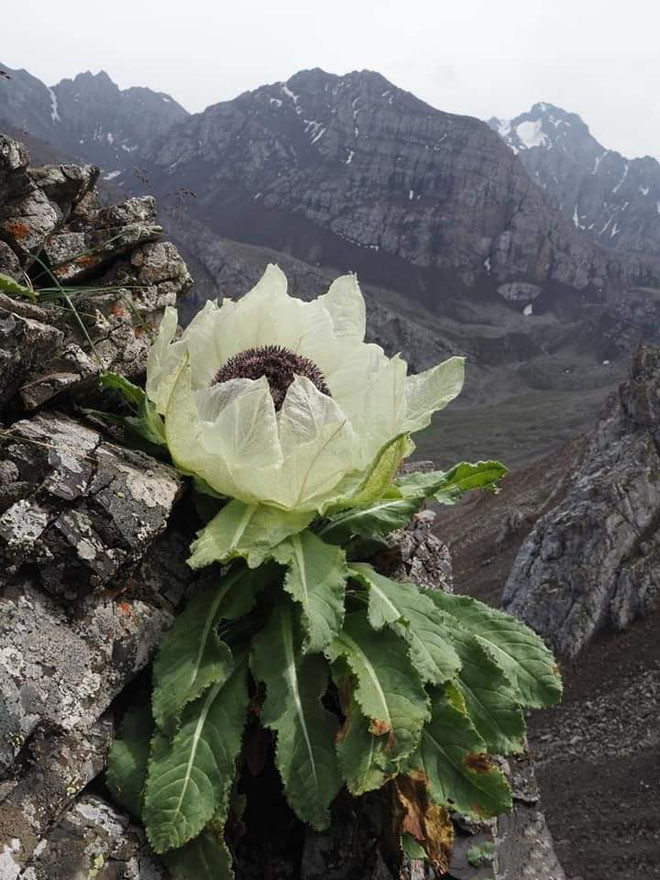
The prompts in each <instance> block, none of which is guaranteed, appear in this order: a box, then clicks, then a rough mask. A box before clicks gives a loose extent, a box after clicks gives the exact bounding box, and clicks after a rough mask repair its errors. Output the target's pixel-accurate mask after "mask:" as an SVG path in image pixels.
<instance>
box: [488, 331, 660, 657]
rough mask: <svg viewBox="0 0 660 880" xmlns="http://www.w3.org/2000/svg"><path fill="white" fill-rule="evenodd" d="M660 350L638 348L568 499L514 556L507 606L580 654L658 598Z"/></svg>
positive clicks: (558, 644)
mask: <svg viewBox="0 0 660 880" xmlns="http://www.w3.org/2000/svg"><path fill="white" fill-rule="evenodd" d="M659 522H660V350H659V349H654V348H648V347H645V348H641V349H640V350H639V351H638V353H637V355H636V356H635V358H634V360H633V364H632V369H631V373H630V377H629V379H628V381H627V382H624V383H623V384H622V385H621V387H620V389H619V392H618V394H617V395H615V396H614V397H613V398H612V399H611V400H610V401H609V404H608V405H607V407H606V410H605V412H604V414H603V417H602V419H601V421H600V423H599V424H598V425H597V426H596V428H595V431H594V433H593V437H592V439H591V442H590V443H588V444H587V446H586V448H585V450H584V452H583V454H582V456H581V459H580V460H579V462H578V463H577V465H576V467H575V470H574V473H573V476H572V485H571V487H570V488H569V490H568V492H567V494H566V495H565V496H564V497H563V499H562V501H561V502H560V503H559V504H558V505H557V506H556V507H554V508H553V509H552V510H550V511H549V512H548V513H546V514H545V515H544V516H543V517H541V518H540V519H539V520H538V521H537V523H536V525H535V526H534V528H533V529H532V531H531V533H530V534H529V536H528V538H527V539H526V540H525V542H524V543H523V545H522V547H521V548H520V551H519V552H518V556H517V557H516V560H515V563H514V566H513V569H512V571H511V574H510V576H509V579H508V581H507V584H506V587H505V590H504V596H503V604H504V607H505V609H506V610H507V611H510V612H511V613H514V614H517V615H518V616H520V617H522V618H523V619H524V620H526V621H527V623H529V624H530V625H531V626H532V627H534V629H536V630H537V631H538V632H539V633H541V634H542V635H544V636H545V637H546V638H547V640H548V641H549V642H550V643H551V644H552V645H553V646H554V647H555V648H556V650H557V651H559V652H560V653H562V654H564V655H567V656H570V657H574V656H576V655H577V654H578V653H579V652H580V651H581V650H582V648H583V647H584V646H585V645H586V643H587V642H588V641H589V639H590V638H591V637H592V636H593V635H594V634H595V633H596V632H597V631H598V630H599V629H602V628H603V627H605V626H608V625H611V626H614V627H615V628H617V629H623V628H624V627H626V626H628V624H629V623H631V621H632V620H634V619H635V618H636V617H638V616H640V615H643V614H646V613H648V612H649V611H650V610H651V609H652V608H653V607H654V606H655V604H656V603H657V601H658V599H659V598H660V586H659V584H658V579H657V563H658V559H659V558H660V539H659V537H658V523H659Z"/></svg>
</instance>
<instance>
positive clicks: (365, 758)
mask: <svg viewBox="0 0 660 880" xmlns="http://www.w3.org/2000/svg"><path fill="white" fill-rule="evenodd" d="M337 662H339V661H337ZM345 679H347V680H346V681H345V682H344V683H341V677H337V676H335V680H336V681H337V683H338V686H339V687H340V690H343V691H344V692H347V693H348V695H349V696H348V703H347V704H346V702H343V703H342V708H343V709H344V712H345V715H346V718H345V721H344V723H343V725H342V727H341V729H340V731H339V733H338V734H337V758H338V760H339V768H340V770H341V774H342V776H343V778H344V780H345V782H346V787H347V788H348V790H349V791H350V793H351V794H352V795H354V796H355V797H359V796H360V795H362V794H364V793H365V792H367V791H373V790H374V789H376V788H381V787H382V786H383V785H384V784H385V783H386V782H387V780H388V779H390V778H392V777H393V776H395V775H396V773H397V766H396V764H395V763H394V762H393V761H392V760H391V758H390V757H389V755H388V754H387V737H386V736H376V735H374V734H373V733H371V732H370V730H369V724H370V722H369V719H368V718H367V717H366V716H365V715H364V713H363V712H362V710H361V709H360V706H359V704H358V702H357V700H356V699H355V697H354V695H353V687H352V685H351V683H350V674H349V675H347V676H345Z"/></svg>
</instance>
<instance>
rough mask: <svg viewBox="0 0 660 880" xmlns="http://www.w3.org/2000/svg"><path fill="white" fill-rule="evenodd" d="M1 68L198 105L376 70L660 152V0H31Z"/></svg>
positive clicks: (8, 32) (458, 105) (425, 89)
mask: <svg viewBox="0 0 660 880" xmlns="http://www.w3.org/2000/svg"><path fill="white" fill-rule="evenodd" d="M10 8H11V12H6V13H5V14H4V15H3V22H2V45H0V64H1V63H4V64H6V65H8V66H9V67H12V68H20V67H24V68H26V69H27V70H29V71H30V72H31V73H33V74H34V75H35V76H38V77H39V78H40V79H43V80H44V81H45V82H46V83H47V84H48V85H52V84H53V83H55V82H57V81H58V80H59V79H61V78H62V77H71V76H74V75H75V74H76V73H78V72H79V71H83V70H91V71H93V72H95V73H96V72H98V71H99V70H101V69H104V70H106V71H107V72H108V74H109V75H110V76H111V77H112V79H113V80H114V81H115V82H117V83H118V85H119V86H120V87H122V88H126V87H127V86H131V85H144V86H149V87H151V88H153V89H155V90H158V91H164V92H168V93H169V94H171V95H172V96H173V97H174V98H176V99H177V100H178V101H179V102H180V103H181V104H183V106H184V107H186V108H187V109H188V110H191V111H198V110H201V109H203V108H204V107H206V106H207V105H209V104H213V103H216V102H217V101H222V100H226V99H228V98H232V97H234V96H235V95H237V94H239V93H240V92H242V91H245V90H247V89H252V88H256V87H257V86H259V85H261V84H263V83H266V82H275V81H277V80H286V79H288V77H289V76H291V75H292V74H293V73H295V72H296V71H297V70H300V69H303V68H308V67H322V68H324V69H325V70H327V71H330V72H332V73H346V72H348V71H350V70H356V69H362V68H370V69H372V70H378V71H379V72H381V73H382V74H383V75H384V76H386V77H387V78H388V79H390V80H391V81H392V82H394V83H395V84H396V85H398V86H401V87H402V88H405V89H408V90H409V91H411V92H413V93H414V94H416V95H417V96H418V97H420V98H423V99H424V100H425V101H428V103H430V104H432V105H433V106H435V107H438V108H440V109H442V110H448V111H451V112H454V113H467V114H470V115H473V116H478V117H480V118H488V117H489V116H503V117H511V116H515V115H517V114H518V113H520V112H523V111H524V110H527V109H529V107H530V106H531V104H533V103H535V102H536V101H548V102H550V103H553V104H557V105H559V106H560V107H564V109H566V110H569V111H572V112H576V113H579V114H580V115H581V116H582V118H583V119H584V120H585V122H586V123H587V124H588V125H589V126H590V128H591V130H592V132H593V133H594V135H595V136H596V137H597V138H598V139H599V140H600V141H601V142H602V143H603V144H604V145H605V146H606V147H608V148H610V149H617V150H620V151H621V152H623V153H624V154H625V155H629V156H638V155H644V154H646V153H648V154H651V155H656V156H659V157H660V49H659V47H660V41H659V37H658V34H659V33H660V3H658V0H627V2H625V3H619V2H617V3H615V2H614V0H451V2H447V0H330V2H327V0H326V2H323V3H319V2H315V0H272V2H270V3H268V2H256V0H234V2H232V3H228V2H226V0H215V2H203V0H159V2H154V0H112V2H99V0H96V2H91V3H90V2H89V0H84V2H83V0H54V2H48V3H47V2H45V0H20V2H13V3H11V4H10Z"/></svg>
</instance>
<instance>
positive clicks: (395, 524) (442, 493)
mask: <svg viewBox="0 0 660 880" xmlns="http://www.w3.org/2000/svg"><path fill="white" fill-rule="evenodd" d="M506 472H507V469H506V468H505V467H504V465H502V464H500V463H499V462H497V461H478V462H476V464H470V463H469V462H465V461H463V462H461V463H460V464H457V465H455V466H454V467H453V468H451V470H449V471H446V472H443V471H431V472H430V473H424V472H421V471H420V472H415V473H412V474H407V475H406V476H404V477H401V478H399V479H398V480H397V481H396V482H395V483H394V484H393V485H390V486H389V488H386V487H385V486H384V487H383V491H382V492H381V494H380V495H379V496H377V497H375V498H373V499H372V500H371V501H370V502H369V503H368V504H364V505H362V506H360V507H353V508H351V509H349V510H342V511H340V512H338V513H334V514H332V515H331V516H330V517H329V518H328V520H329V521H328V522H327V523H326V524H325V525H324V527H323V528H322V529H321V530H320V532H319V534H320V535H321V536H322V537H323V538H325V540H327V541H332V542H333V543H343V542H345V541H346V540H348V538H350V536H351V535H360V536H361V537H369V536H371V535H383V534H387V533H388V532H392V531H394V529H398V528H401V527H402V526H405V525H406V523H408V522H410V520H411V519H412V518H413V516H414V515H415V514H416V513H417V511H418V510H419V509H420V508H421V507H422V506H423V505H424V503H425V502H426V501H428V500H429V499H434V500H435V501H438V502H439V503H440V504H455V503H456V502H457V501H458V500H459V499H460V498H461V497H462V496H463V495H464V494H465V492H467V491H468V490H469V489H485V490H487V491H491V492H493V491H496V487H497V483H498V481H499V480H500V479H501V478H502V477H503V476H504V474H506Z"/></svg>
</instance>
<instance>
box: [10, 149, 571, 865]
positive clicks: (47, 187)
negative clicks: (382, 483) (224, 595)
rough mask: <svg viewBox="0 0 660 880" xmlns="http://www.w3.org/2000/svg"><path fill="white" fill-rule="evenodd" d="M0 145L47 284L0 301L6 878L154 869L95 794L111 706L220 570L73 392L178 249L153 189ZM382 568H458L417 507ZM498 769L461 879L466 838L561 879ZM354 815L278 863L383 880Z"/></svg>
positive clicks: (412, 572)
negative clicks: (499, 799)
mask: <svg viewBox="0 0 660 880" xmlns="http://www.w3.org/2000/svg"><path fill="white" fill-rule="evenodd" d="M0 147H1V149H0V157H5V159H4V164H2V165H0V183H2V185H3V186H5V189H4V190H3V192H4V193H5V196H4V199H0V229H4V233H2V234H3V235H4V242H5V243H6V245H7V248H8V250H7V251H6V252H5V253H7V254H9V253H10V254H11V255H13V256H10V257H8V258H7V259H6V260H5V264H4V265H5V266H6V267H7V268H8V269H10V270H11V274H12V275H13V276H14V277H15V278H16V279H18V280H22V281H25V280H26V279H27V278H28V277H31V278H32V279H33V280H34V281H35V286H36V287H37V290H38V294H39V300H38V303H37V304H34V303H32V302H29V301H26V300H23V299H16V298H15V297H13V296H11V297H10V296H8V295H4V296H3V297H2V299H1V300H0V330H1V331H2V335H1V336H0V340H2V342H1V344H0V391H1V392H2V395H3V396H2V401H1V407H2V408H1V410H0V412H1V415H2V418H3V420H4V421H3V427H2V428H1V429H0V878H2V880H70V878H73V877H75V878H78V877H80V878H83V877H85V878H90V877H94V878H97V880H165V878H166V873H165V870H164V868H163V866H162V865H161V864H160V863H159V861H158V860H157V859H156V858H155V856H154V855H153V853H152V852H151V850H150V848H149V847H148V845H147V844H146V842H145V837H144V834H143V832H142V831H141V830H140V829H139V828H137V827H135V825H133V824H132V823H131V822H130V821H129V820H128V818H127V817H126V816H125V815H123V814H122V813H121V812H119V811H117V810H116V809H115V808H114V807H112V806H111V805H110V804H109V803H108V802H107V801H106V800H105V794H106V792H105V791H104V789H103V785H102V782H101V779H102V771H103V768H104V766H105V763H106V760H107V754H108V749H109V746H110V743H111V741H112V737H113V732H114V720H115V716H116V714H118V713H117V709H116V705H114V704H113V701H114V700H115V699H116V698H117V697H118V696H119V695H120V694H122V692H123V691H124V690H125V689H126V688H127V687H128V686H129V685H130V686H132V687H134V688H139V687H140V683H139V681H137V682H135V681H134V680H135V679H136V676H138V675H139V673H140V671H141V670H143V669H145V667H147V666H148V664H149V662H150V660H151V658H152V656H153V653H154V650H155V648H156V646H157V644H158V641H159V638H160V635H161V633H162V631H163V630H164V629H165V628H166V627H167V626H169V625H170V624H171V621H172V619H173V614H174V613H175V611H176V610H177V607H178V606H179V605H180V603H181V601H182V600H183V598H184V597H186V596H188V595H190V594H191V593H192V592H193V591H194V590H196V589H197V588H198V587H199V585H200V584H201V583H209V582H212V581H213V580H215V579H216V578H217V577H218V575H219V570H218V569H217V568H211V569H206V570H204V571H203V572H202V574H201V575H193V573H192V572H191V571H190V570H189V569H188V567H187V566H186V564H185V559H186V556H187V552H188V547H189V543H190V540H191V538H192V533H193V532H194V529H195V526H194V522H195V520H194V517H193V516H192V515H191V510H190V506H189V499H188V498H187V497H186V495H185V493H184V485H183V480H182V477H181V475H180V474H178V473H177V472H176V471H175V470H174V469H173V468H172V467H171V466H169V465H167V464H164V463H162V462H160V461H158V460H156V459H154V458H152V457H150V456H148V455H147V454H146V453H143V452H138V451H131V450H129V449H126V448H123V447H122V446H118V445H116V444H115V443H114V442H113V441H112V439H109V438H108V437H106V436H105V435H103V434H102V433H101V432H100V430H99V429H98V428H96V427H93V426H92V425H91V424H90V423H86V422H84V421H83V420H82V419H81V416H80V413H79V411H78V409H77V406H78V405H79V404H80V403H83V404H85V403H86V402H87V401H88V399H90V398H92V399H93V397H94V395H95V394H97V393H98V392H97V389H96V383H95V382H94V379H95V378H96V376H97V375H98V373H99V371H100V370H101V369H108V368H109V367H112V368H113V369H115V370H118V371H119V372H121V373H123V374H124V375H125V376H136V375H138V374H139V373H140V372H142V371H143V370H144V365H145V354H146V347H147V344H148V338H149V331H150V327H151V325H152V324H155V323H156V322H157V320H158V318H159V313H160V312H161V310H162V308H163V307H164V306H165V305H167V304H170V303H172V302H174V301H175V300H176V298H177V297H178V296H179V295H180V294H182V293H183V292H185V291H186V289H187V287H188V286H189V283H190V279H189V275H188V273H187V270H186V268H185V265H184V264H183V262H182V261H181V258H180V257H179V256H178V254H177V252H176V250H175V249H174V248H173V247H172V245H170V244H168V243H166V242H161V241H160V240H159V228H158V227H157V225H156V224H155V223H154V214H153V208H154V206H153V202H152V200H150V199H148V198H147V199H145V198H143V199H131V200H129V201H127V202H126V203H124V204H123V205H118V206H113V207H103V208H102V207H100V206H99V205H98V203H97V200H96V199H97V196H96V192H95V190H94V179H95V173H94V172H93V171H92V170H90V169H77V170H76V168H74V167H73V166H66V167H60V166H58V167H56V168H41V169H29V168H28V167H27V156H26V154H25V152H24V151H23V150H22V149H21V148H20V147H19V146H18V145H17V144H13V143H10V142H9V141H7V140H6V139H5V140H2V141H0ZM6 157H9V158H6ZM81 181H82V183H81ZM25 197H29V198H33V199H36V200H37V202H36V203H37V204H39V205H41V206H43V210H44V211H45V212H46V214H47V216H49V217H50V216H52V217H53V222H52V224H51V225H50V226H48V231H46V229H47V227H46V225H44V224H42V222H41V220H40V216H41V215H40V213H39V212H37V213H36V214H35V215H34V216H35V221H34V227H33V226H31V225H30V222H31V216H32V215H31V214H29V212H24V213H23V214H21V215H20V216H22V217H23V221H22V222H24V224H25V226H26V227H27V233H28V234H29V241H30V242H31V245H30V247H29V248H28V247H26V246H25V243H24V241H25V240H27V238H28V235H27V234H26V239H25V240H24V241H23V242H20V241H16V240H15V238H12V235H13V233H12V232H11V230H10V231H9V232H8V231H7V230H6V228H5V226H3V223H5V220H6V217H8V216H16V212H17V211H18V210H19V208H17V207H16V205H17V204H18V205H19V207H20V204H21V203H20V199H23V198H25ZM17 200H19V201H17ZM20 210H23V209H22V208H21V209H20ZM40 210H41V209H40ZM12 211H14V214H12V213H11V212H12ZM67 236H73V237H74V238H73V239H72V240H70V239H69V238H67ZM79 248H84V250H82V251H81V250H78V249H79ZM81 254H82V255H85V256H88V257H89V259H88V260H84V261H81V260H80V256H81ZM43 266H47V267H48V270H49V271H48V272H44V269H43ZM53 277H55V278H57V279H58V280H59V279H62V283H65V284H66V285H67V288H66V289H67V291H68V294H67V295H68V300H67V299H62V297H61V295H60V296H59V297H56V298H55V300H54V301H49V300H48V297H47V296H45V294H44V287H43V286H41V287H39V282H41V283H42V285H43V283H44V281H45V283H47V284H48V283H49V282H48V278H51V280H52V278H53ZM92 285H93V286H94V288H95V290H94V293H93V295H92V292H91V291H90V290H89V289H88V287H89V286H92ZM125 296H129V297H130V300H129V301H130V308H129V307H128V305H126V300H125V299H124V297H125ZM72 303H74V304H75V307H76V310H77V313H78V318H76V317H75V315H74V314H72V308H73V306H72ZM63 305H64V306H65V307H66V308H64V310H63V309H62V306H63ZM80 322H82V326H84V331H83V330H82V327H81V324H80ZM93 355H94V356H95V357H96V358H97V360H94V359H93ZM58 366H59V367H60V372H54V370H55V368H56V367H58ZM67 371H68V372H67ZM63 376H64V377H66V378H63ZM56 408H57V409H56ZM382 562H383V564H385V563H387V566H388V570H389V571H391V572H392V573H394V574H396V575H397V576H401V577H406V578H412V579H415V580H417V581H418V582H420V583H421V584H423V585H424V586H426V587H428V588H447V586H448V584H449V583H450V580H451V567H450V560H449V557H448V554H447V551H446V548H444V547H443V545H441V544H440V542H439V541H438V539H437V538H435V537H434V536H433V535H432V534H431V532H430V528H429V515H428V514H423V515H421V516H420V517H419V518H418V519H417V521H416V522H415V523H414V524H413V526H412V527H411V528H410V529H408V530H406V531H405V532H402V533H401V534H400V535H398V536H396V539H395V541H394V542H393V545H392V547H391V550H390V552H389V553H387V554H386V559H383V560H382ZM132 682H133V684H131V683H132ZM134 693H135V692H134ZM124 699H130V697H128V696H126V697H125V698H124ZM510 769H511V774H512V781H513V787H514V798H515V803H516V807H515V810H514V813H513V814H512V816H511V817H507V818H505V819H502V820H500V823H499V824H496V823H490V824H488V825H484V826H470V827H467V826H465V827H464V828H463V837H461V838H460V841H459V845H458V847H457V854H456V864H457V865H458V866H460V871H461V874H460V876H461V877H462V878H464V880H478V878H481V877H484V876H489V875H490V874H491V866H490V865H489V864H486V865H484V866H483V867H479V868H476V867H472V866H470V865H469V864H468V861H467V851H468V849H469V846H470V845H471V844H474V843H481V842H489V843H491V844H493V847H494V849H493V853H494V859H495V862H494V865H493V866H492V870H494V871H495V876H496V877H497V878H501V880H514V877H515V878H516V880H520V878H522V877H527V876H529V877H530V878H531V877H534V880H564V878H563V874H562V872H561V869H560V868H559V866H558V865H557V864H556V859H555V858H554V853H553V850H552V844H551V841H550V838H549V835H548V832H547V829H546V827H545V823H544V821H543V818H542V814H541V813H540V812H539V808H538V793H537V792H535V790H534V789H533V783H532V782H531V780H530V774H531V773H532V771H531V769H530V768H529V767H526V768H525V767H514V766H512V767H511V768H510ZM291 815H292V814H291ZM347 815H348V817H349V820H350V821H351V822H352V826H351V827H352V829H353V831H352V833H353V835H354V836H353V837H351V838H350V839H351V840H354V841H355V842H356V847H357V842H358V840H361V841H362V843H363V844H364V847H365V848H363V849H362V850H361V851H360V850H359V849H358V848H356V847H355V848H353V850H352V851H351V852H347V850H346V847H345V841H346V839H349V838H346V837H345V832H346V828H345V827H344V826H341V824H340V825H338V826H333V828H331V830H330V831H329V832H328V834H327V835H317V834H313V833H311V832H309V833H307V832H305V831H304V830H303V835H306V836H304V838H303V839H304V843H303V845H302V863H301V865H299V864H298V862H299V860H300V854H298V856H297V857H296V858H295V859H293V860H291V859H290V860H289V862H288V863H284V864H282V865H279V864H278V865H277V866H276V867H275V868H274V869H273V870H274V871H275V873H274V874H273V876H277V877H281V878H284V877H293V876H303V877H305V878H306V880H312V878H314V877H319V878H320V877H324V878H325V877H328V876H333V877H335V878H337V880H339V878H340V877H348V876H349V874H350V871H351V870H352V869H353V868H354V867H355V864H356V862H355V859H356V858H357V859H358V860H359V859H362V862H361V864H362V865H363V866H364V865H366V863H367V861H368V860H369V859H371V858H372V856H375V857H376V858H375V862H374V865H375V868H374V870H376V871H377V872H378V873H374V874H373V875H372V876H374V877H376V876H378V877H380V878H381V880H395V878H394V875H393V874H392V872H391V871H390V870H389V869H388V868H387V867H386V866H385V862H384V861H383V859H382V858H380V856H378V851H377V848H376V849H375V848H374V845H373V840H372V839H371V838H363V837H360V834H362V831H361V830H360V829H361V826H360V823H359V822H358V821H357V819H356V818H355V817H354V815H353V812H352V811H349V812H348V814H347ZM351 817H353V818H351ZM458 821H460V820H459V819H458V817H457V822H458ZM338 834H339V835H340V837H341V836H342V835H343V836H344V840H343V843H342V845H339V844H338V843H337V841H338V840H339V839H340V837H338ZM343 857H345V858H344V860H343V862H342V858H343ZM260 859H261V860H260ZM330 865H331V866H332V874H331V873H330V867H329V866H330ZM263 870H264V860H263V857H262V853H261V852H256V853H254V852H253V853H252V854H251V856H250V857H246V858H245V859H244V860H242V859H241V856H240V852H239V859H238V868H237V874H238V876H239V877H242V878H243V880H247V878H249V877H252V876H255V877H257V876H258V877H261V876H263ZM269 870H270V865H269ZM423 873H424V867H423V865H421V863H420V864H418V863H413V864H408V865H406V866H404V868H403V871H402V873H401V874H400V875H399V878H400V880H412V878H416V877H421V876H422V874H423ZM362 876H364V874H363V875H362ZM399 878H397V880H399Z"/></svg>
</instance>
